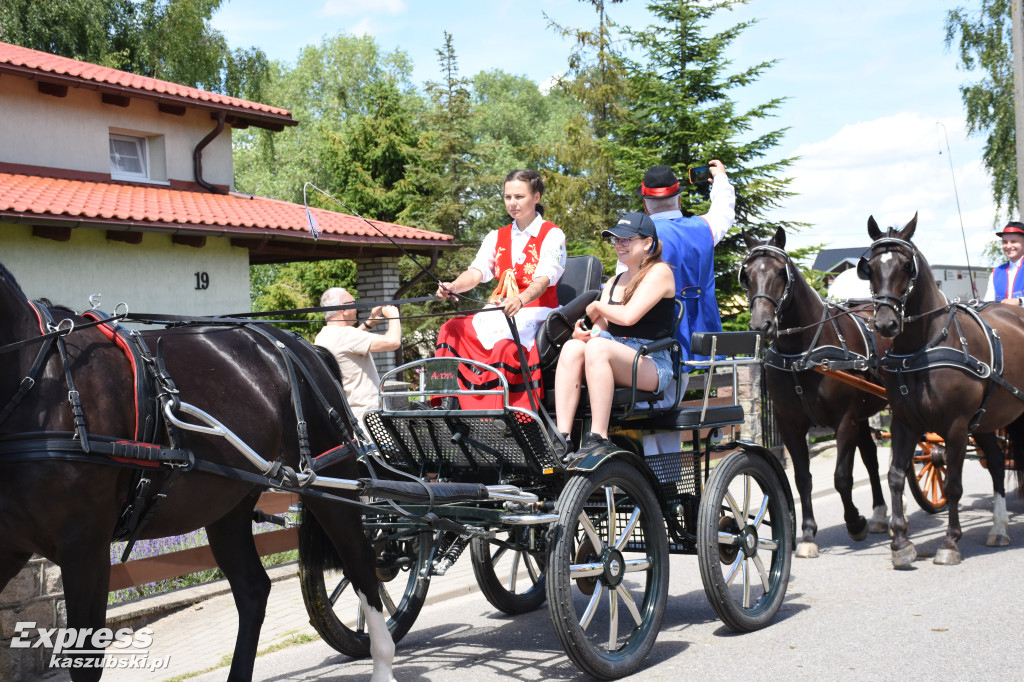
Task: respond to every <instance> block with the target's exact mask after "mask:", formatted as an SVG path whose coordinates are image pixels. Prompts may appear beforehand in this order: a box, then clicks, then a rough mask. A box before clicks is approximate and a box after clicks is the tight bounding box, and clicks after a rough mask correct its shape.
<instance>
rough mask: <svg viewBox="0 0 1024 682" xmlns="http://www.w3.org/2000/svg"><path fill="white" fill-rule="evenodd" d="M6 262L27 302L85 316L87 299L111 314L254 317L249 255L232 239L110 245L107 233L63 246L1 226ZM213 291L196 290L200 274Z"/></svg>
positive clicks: (79, 233) (81, 233) (162, 238)
mask: <svg viewBox="0 0 1024 682" xmlns="http://www.w3.org/2000/svg"><path fill="white" fill-rule="evenodd" d="M0 262H2V263H3V264H4V265H5V266H7V268H8V269H9V270H10V271H11V272H12V273H13V274H14V276H15V278H16V279H17V280H18V283H19V284H21V287H22V289H23V290H24V291H25V294H26V295H27V296H28V297H29V298H41V297H45V298H49V299H50V300H51V301H53V302H54V303H59V304H61V305H65V306H67V307H69V308H72V309H74V310H78V311H82V310H85V309H87V308H89V307H90V306H89V295H90V294H101V295H102V300H101V303H100V308H101V309H102V310H105V311H107V312H110V313H112V312H113V311H114V306H116V305H117V304H118V303H120V302H122V301H123V302H125V303H127V304H128V306H129V309H130V310H131V311H132V312H146V313H149V312H159V313H174V314H181V315H217V314H226V313H237V312H243V311H247V310H250V304H249V254H248V251H246V250H245V249H243V248H238V247H234V246H231V242H230V240H229V239H222V238H219V239H213V238H208V239H207V240H206V246H204V247H202V248H195V247H191V246H182V245H179V244H174V243H172V242H171V237H170V235H165V234H151V233H147V234H144V235H143V238H142V243H141V244H124V243H121V242H114V241H109V240H107V238H106V231H105V230H100V229H85V228H79V229H74V230H72V231H71V239H70V240H69V241H66V242H57V241H53V240H51V239H43V238H40V237H34V236H32V228H31V227H30V226H28V225H14V224H10V223H4V222H0ZM197 272H199V273H203V272H205V273H207V275H208V278H209V286H208V288H206V289H196V274H195V273H197Z"/></svg>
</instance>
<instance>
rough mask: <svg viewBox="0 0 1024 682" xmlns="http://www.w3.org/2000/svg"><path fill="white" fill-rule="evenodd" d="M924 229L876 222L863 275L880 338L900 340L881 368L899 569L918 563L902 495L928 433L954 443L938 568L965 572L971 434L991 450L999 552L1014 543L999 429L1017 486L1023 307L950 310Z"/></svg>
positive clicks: (992, 541)
mask: <svg viewBox="0 0 1024 682" xmlns="http://www.w3.org/2000/svg"><path fill="white" fill-rule="evenodd" d="M916 228H917V215H915V216H914V218H913V219H912V220H911V221H910V222H909V223H907V224H906V226H904V227H903V229H901V230H897V229H896V228H889V229H888V231H887V232H886V233H883V232H882V231H881V230H880V229H879V228H878V224H877V223H876V222H875V219H874V217H871V218H869V219H868V235H869V236H870V237H871V239H872V240H874V242H873V243H872V245H871V249H870V250H869V251H868V253H867V254H865V256H864V257H862V258H861V260H860V262H859V263H858V266H857V272H858V275H860V277H861V279H866V280H868V281H869V282H870V284H871V292H872V299H873V302H874V307H875V329H876V331H877V332H878V333H879V334H880V335H882V336H885V337H886V338H890V339H892V340H893V342H892V348H891V349H890V350H889V353H888V355H887V356H886V357H885V358H884V359H883V361H882V363H881V366H882V369H883V375H884V377H885V383H886V389H887V392H888V394H889V397H890V401H891V406H892V415H893V424H892V463H891V466H890V467H889V488H890V491H891V494H892V507H893V509H892V518H891V521H890V526H891V529H892V545H891V549H892V563H893V565H894V566H895V567H897V568H906V567H909V566H910V565H911V563H912V562H913V561H914V559H915V558H916V557H917V550H916V549H915V548H914V545H913V543H911V542H910V540H909V539H908V538H907V519H906V515H905V513H904V509H903V486H904V483H905V480H906V475H907V467H908V465H909V463H910V461H911V458H912V457H913V454H914V448H915V445H916V443H917V442H918V441H919V440H920V439H921V436H922V435H924V433H925V432H926V431H934V432H935V433H937V434H939V435H940V436H941V437H942V438H943V439H944V440H945V444H946V487H945V491H946V498H947V499H948V501H949V523H948V527H947V531H946V536H945V538H944V539H943V542H942V544H941V546H940V548H939V550H938V551H937V552H936V553H935V563H937V564H958V563H960V561H961V558H962V557H961V553H960V549H959V546H958V541H959V540H960V536H961V530H960V514H959V507H958V503H959V501H960V496H961V495H962V494H963V479H962V473H963V463H964V452H965V450H966V447H967V439H968V435H969V434H973V436H974V439H975V442H976V443H977V445H978V447H979V448H981V449H982V450H983V451H984V453H985V456H986V458H987V460H988V469H989V472H990V473H991V475H992V485H993V491H994V494H993V497H994V501H993V528H992V531H991V532H990V533H989V536H988V540H987V544H988V545H990V546H1001V545H1006V544H1009V535H1008V534H1007V533H1006V525H1007V514H1006V496H1005V491H1004V490H1003V478H1004V468H1005V464H1004V456H1003V452H1002V450H1001V448H1000V447H999V443H998V441H997V440H996V437H995V434H994V432H995V431H996V430H997V429H1002V428H1005V429H1006V430H1007V432H1008V434H1009V443H1010V452H1011V454H1012V457H1013V459H1014V461H1015V463H1016V470H1017V474H1018V476H1017V478H1018V482H1020V480H1021V474H1022V472H1024V420H1022V419H1021V415H1022V414H1024V393H1021V392H1020V388H1021V387H1024V354H1022V353H1021V352H1020V349H1021V348H1024V311H1022V310H1021V308H1020V307H1019V306H1004V305H988V306H984V307H982V308H980V310H979V309H975V308H972V307H971V306H968V305H964V304H958V303H949V302H947V301H946V298H945V296H944V295H943V294H942V291H941V290H940V289H939V287H938V285H937V284H936V283H935V279H934V277H932V271H931V267H930V266H929V265H928V261H927V260H926V259H925V257H924V255H923V254H922V253H921V252H920V251H919V250H918V248H917V246H915V245H914V243H913V242H912V241H911V239H912V238H913V236H914V232H915V230H916ZM1007 351H1009V352H1007Z"/></svg>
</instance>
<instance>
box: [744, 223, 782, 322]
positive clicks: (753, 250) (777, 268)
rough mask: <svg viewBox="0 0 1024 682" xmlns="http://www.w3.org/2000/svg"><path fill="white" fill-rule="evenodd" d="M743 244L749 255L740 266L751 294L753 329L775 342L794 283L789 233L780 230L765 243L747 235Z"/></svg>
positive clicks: (749, 294) (749, 303) (749, 296)
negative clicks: (787, 237) (787, 239)
mask: <svg viewBox="0 0 1024 682" xmlns="http://www.w3.org/2000/svg"><path fill="white" fill-rule="evenodd" d="M743 240H744V241H745V242H746V244H747V249H748V251H747V255H746V257H744V259H743V261H742V262H741V263H740V269H739V280H740V286H741V287H743V289H744V290H745V291H746V292H747V303H748V305H749V306H750V329H751V330H752V331H759V332H762V333H763V334H764V335H765V337H766V338H767V339H768V340H769V341H774V340H775V338H776V336H777V335H778V332H779V318H780V317H781V316H782V311H783V309H784V308H785V307H786V304H787V303H788V302H789V293H790V289H791V287H792V285H793V279H794V270H793V268H792V261H790V259H789V254H787V253H786V251H785V247H786V231H785V230H783V229H782V228H781V227H780V228H779V229H778V230H777V231H776V232H775V236H774V237H772V238H771V239H769V240H767V241H763V242H762V241H758V240H756V239H754V238H753V237H750V236H749V235H747V234H746V233H745V232H744V233H743Z"/></svg>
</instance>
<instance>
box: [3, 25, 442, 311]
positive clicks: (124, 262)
mask: <svg viewBox="0 0 1024 682" xmlns="http://www.w3.org/2000/svg"><path fill="white" fill-rule="evenodd" d="M297 123H298V122H297V121H295V120H294V119H293V118H292V115H291V112H289V111H287V110H285V109H279V108H277V107H272V106H268V105H265V104H259V103H257V102H248V101H245V100H241V99H236V98H233V97H226V96H224V95H218V94H216V93H212V92H205V91H202V90H197V89H195V88H189V87H185V86H182V85H177V84H174V83H168V82H165V81H160V80H156V79H154V78H145V77H141V76H136V75H133V74H129V73H125V72H123V71H116V70H113V69H108V68H105V67H102V66H97V65H95V64H88V63H85V62H80V61H75V60H73V59H66V58H64V57H57V56H54V55H50V54H46V53H44V52H37V51H35V50H29V49H25V48H22V47H17V46H14V45H10V44H7V43H0V262H3V263H4V265H6V266H7V267H8V268H9V269H10V270H11V271H12V272H13V273H14V275H15V277H17V278H18V281H19V282H20V283H21V285H22V287H23V288H24V289H25V292H26V293H27V294H28V295H29V296H30V297H47V298H49V299H51V300H53V301H56V302H60V303H63V304H65V305H68V306H70V307H72V308H75V309H78V310H81V309H84V308H88V307H89V304H88V300H87V299H88V296H89V295H90V294H94V293H99V294H102V302H101V306H100V307H101V308H104V309H108V310H112V309H113V308H114V306H115V305H116V304H117V303H118V302H121V301H124V302H126V303H127V304H128V305H129V306H130V307H131V309H132V310H135V311H148V312H172V313H181V314H217V313H232V312H239V311H246V310H249V306H250V303H249V265H250V264H258V263H280V262H290V261H304V260H321V259H335V258H347V259H350V260H353V261H355V263H356V265H357V269H358V272H359V282H358V288H359V292H360V295H361V296H362V297H363V298H365V299H368V300H383V299H388V298H391V297H392V296H393V295H394V294H395V292H396V290H397V289H398V288H399V277H398V268H397V263H398V258H399V255H400V254H399V252H398V250H397V249H396V248H395V247H394V246H393V245H392V244H391V243H390V242H389V241H388V240H387V239H386V238H385V237H384V236H383V235H382V234H381V232H383V233H385V234H387V235H388V236H390V237H391V238H392V239H394V240H395V241H396V242H398V243H399V244H401V245H402V246H403V247H404V248H405V249H407V250H409V251H410V252H412V253H416V254H420V255H423V256H425V257H426V259H427V260H429V259H430V257H431V256H434V257H436V255H437V253H438V250H439V249H446V248H451V247H453V246H454V242H453V239H452V237H450V236H448V235H444V234H438V233H434V232H429V231H426V230H420V229H414V228H410V227H404V226H402V225H394V224H390V223H384V222H379V221H371V223H372V224H369V223H367V222H366V221H364V220H362V219H359V218H356V217H354V216H350V215H346V214H343V213H336V212H332V211H323V210H319V209H313V210H312V212H313V215H314V216H315V218H316V221H317V223H319V227H320V228H321V229H322V233H321V234H320V236H319V239H318V240H314V239H313V237H312V235H311V234H310V232H309V229H308V224H307V223H308V221H307V218H306V215H305V211H304V209H303V207H302V206H301V205H297V204H292V203H288V202H283V201H275V200H272V199H266V198H263V197H256V196H250V195H247V194H242V193H239V192H237V191H235V188H234V167H233V162H232V151H231V132H232V130H234V129H241V128H246V127H249V126H256V127H260V128H265V129H268V130H275V131H279V130H283V129H284V128H285V127H286V126H292V125H296V124H297Z"/></svg>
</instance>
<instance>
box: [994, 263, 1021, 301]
mask: <svg viewBox="0 0 1024 682" xmlns="http://www.w3.org/2000/svg"><path fill="white" fill-rule="evenodd" d="M1022 271H1024V267H1021V268H1017V275H1016V276H1015V277H1014V278H1013V289H1011V290H1010V295H1009V298H1021V297H1024V279H1022V278H1021V272H1022ZM1009 273H1010V264H1009V263H1003V264H1002V265H1000V266H998V267H996V268H995V269H993V270H992V288H993V289H995V292H996V300H997V301H1002V300H1003V299H1005V298H1007V295H1006V290H1007V286H1006V285H1007V280H1008V278H1009V276H1010V275H1009Z"/></svg>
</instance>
